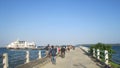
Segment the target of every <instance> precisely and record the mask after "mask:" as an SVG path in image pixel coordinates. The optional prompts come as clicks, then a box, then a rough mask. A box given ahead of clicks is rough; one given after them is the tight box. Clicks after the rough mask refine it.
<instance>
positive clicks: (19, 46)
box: [7, 40, 37, 49]
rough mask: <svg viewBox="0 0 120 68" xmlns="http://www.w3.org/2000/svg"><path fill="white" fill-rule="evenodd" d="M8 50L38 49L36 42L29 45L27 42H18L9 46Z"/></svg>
mask: <svg viewBox="0 0 120 68" xmlns="http://www.w3.org/2000/svg"><path fill="white" fill-rule="evenodd" d="M7 48H8V49H36V48H37V47H36V44H35V43H34V42H32V43H29V42H26V41H20V40H16V41H15V42H12V43H10V44H9V45H8V46H7Z"/></svg>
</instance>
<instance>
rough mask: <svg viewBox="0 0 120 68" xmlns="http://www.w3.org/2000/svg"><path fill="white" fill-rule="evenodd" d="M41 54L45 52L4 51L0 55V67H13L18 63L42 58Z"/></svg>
mask: <svg viewBox="0 0 120 68" xmlns="http://www.w3.org/2000/svg"><path fill="white" fill-rule="evenodd" d="M42 54H44V55H45V54H46V52H41V50H39V51H32V52H31V51H23V52H22V53H19V52H17V53H16V52H15V53H12V55H9V54H8V53H4V54H3V55H0V59H1V61H0V68H15V67H16V66H18V65H21V64H26V63H29V62H31V61H33V60H37V59H40V58H42Z"/></svg>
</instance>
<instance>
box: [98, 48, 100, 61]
mask: <svg viewBox="0 0 120 68" xmlns="http://www.w3.org/2000/svg"><path fill="white" fill-rule="evenodd" d="M97 59H98V60H99V59H100V50H99V49H97Z"/></svg>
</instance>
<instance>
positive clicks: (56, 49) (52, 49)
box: [45, 44, 70, 64]
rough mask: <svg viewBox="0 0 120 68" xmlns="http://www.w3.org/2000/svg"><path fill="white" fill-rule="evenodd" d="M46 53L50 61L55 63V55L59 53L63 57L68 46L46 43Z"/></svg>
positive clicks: (68, 49)
mask: <svg viewBox="0 0 120 68" xmlns="http://www.w3.org/2000/svg"><path fill="white" fill-rule="evenodd" d="M45 49H46V54H47V56H48V57H50V58H51V62H52V64H56V56H57V55H59V56H61V57H62V58H64V57H65V52H66V51H70V48H69V47H66V46H61V47H60V46H53V45H52V46H50V45H49V44H48V46H46V48H45Z"/></svg>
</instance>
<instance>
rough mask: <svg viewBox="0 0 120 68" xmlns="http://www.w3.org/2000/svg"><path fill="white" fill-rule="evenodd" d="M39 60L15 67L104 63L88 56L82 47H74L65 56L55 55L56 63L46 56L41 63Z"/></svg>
mask: <svg viewBox="0 0 120 68" xmlns="http://www.w3.org/2000/svg"><path fill="white" fill-rule="evenodd" d="M84 50H85V51H84ZM40 61H41V60H37V61H36V62H31V63H32V64H31V63H28V64H25V65H22V66H19V67H17V68H104V65H101V64H100V63H99V62H97V61H95V60H93V59H92V58H91V57H90V56H88V54H87V52H86V49H84V48H83V49H81V48H76V49H75V50H71V51H70V52H66V55H65V58H61V57H59V56H57V58H56V65H54V64H52V63H51V62H50V58H47V60H45V58H44V61H43V62H42V63H41V62H40ZM46 61H47V62H46Z"/></svg>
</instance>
